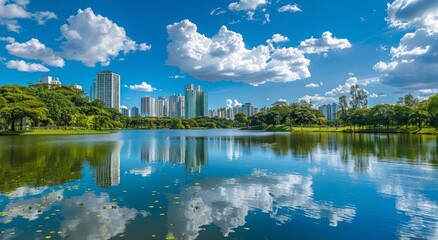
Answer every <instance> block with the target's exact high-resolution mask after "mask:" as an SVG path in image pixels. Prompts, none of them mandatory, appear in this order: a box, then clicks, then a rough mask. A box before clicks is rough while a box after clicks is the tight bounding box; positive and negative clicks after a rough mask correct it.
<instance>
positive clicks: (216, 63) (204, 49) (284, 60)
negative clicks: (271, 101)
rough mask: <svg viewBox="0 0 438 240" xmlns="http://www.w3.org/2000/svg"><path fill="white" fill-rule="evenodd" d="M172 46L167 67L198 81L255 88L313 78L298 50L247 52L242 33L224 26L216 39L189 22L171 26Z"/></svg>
mask: <svg viewBox="0 0 438 240" xmlns="http://www.w3.org/2000/svg"><path fill="white" fill-rule="evenodd" d="M167 32H168V34H169V40H170V43H169V44H168V46H167V51H168V59H167V64H169V65H172V66H177V67H179V68H180V69H181V70H182V71H183V72H186V73H188V74H190V75H192V76H193V77H195V78H198V79H201V80H207V81H213V82H215V81H221V80H230V81H237V82H244V83H248V84H251V85H254V86H257V85H260V84H263V83H266V82H291V81H295V80H299V79H303V78H307V77H310V72H309V70H308V66H309V64H310V61H309V60H308V59H306V58H305V57H304V55H303V53H302V52H301V51H299V50H298V49H296V48H292V47H290V48H275V49H270V47H269V46H266V45H260V46H257V47H254V48H252V49H247V48H246V47H245V43H244V42H243V37H242V35H240V34H239V33H236V32H233V31H230V30H228V29H227V28H226V27H225V26H222V27H221V29H220V30H219V32H218V33H217V34H216V35H214V36H213V37H212V38H207V37H206V36H204V35H202V34H200V33H198V32H197V27H196V25H195V24H193V23H191V22H190V21H189V20H183V21H181V22H178V23H174V24H172V25H168V26H167Z"/></svg>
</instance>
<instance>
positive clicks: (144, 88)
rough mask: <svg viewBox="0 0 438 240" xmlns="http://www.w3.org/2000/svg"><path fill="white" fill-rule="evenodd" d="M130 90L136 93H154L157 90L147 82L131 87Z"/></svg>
mask: <svg viewBox="0 0 438 240" xmlns="http://www.w3.org/2000/svg"><path fill="white" fill-rule="evenodd" d="M129 89H131V90H134V91H140V92H153V91H155V90H157V89H156V88H153V87H152V85H150V84H148V83H146V82H142V83H140V84H139V85H137V84H134V85H130V86H129Z"/></svg>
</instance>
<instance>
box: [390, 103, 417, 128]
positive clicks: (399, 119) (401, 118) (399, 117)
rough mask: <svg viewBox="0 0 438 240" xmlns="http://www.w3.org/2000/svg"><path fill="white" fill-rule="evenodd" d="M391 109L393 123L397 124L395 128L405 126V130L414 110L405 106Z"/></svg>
mask: <svg viewBox="0 0 438 240" xmlns="http://www.w3.org/2000/svg"><path fill="white" fill-rule="evenodd" d="M393 108H394V122H395V123H396V124H397V127H399V126H401V125H405V126H406V129H407V128H408V124H409V121H410V120H411V117H412V115H413V113H414V109H413V108H412V107H409V106H406V105H403V106H402V105H394V106H393Z"/></svg>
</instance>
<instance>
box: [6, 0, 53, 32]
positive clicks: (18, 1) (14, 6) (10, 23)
mask: <svg viewBox="0 0 438 240" xmlns="http://www.w3.org/2000/svg"><path fill="white" fill-rule="evenodd" d="M29 3H30V1H29V0H11V1H7V0H0V25H4V26H6V28H7V29H8V30H9V31H11V32H20V29H21V26H20V24H19V23H18V19H32V18H33V19H35V20H36V21H37V22H38V24H44V23H45V22H46V21H48V20H50V19H56V14H54V13H53V12H49V11H43V12H36V13H31V12H28V11H27V10H26V7H27V5H28V4H29Z"/></svg>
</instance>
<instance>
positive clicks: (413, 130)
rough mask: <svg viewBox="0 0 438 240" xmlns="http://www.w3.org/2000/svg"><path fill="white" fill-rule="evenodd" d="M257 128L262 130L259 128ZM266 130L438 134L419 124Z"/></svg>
mask: <svg viewBox="0 0 438 240" xmlns="http://www.w3.org/2000/svg"><path fill="white" fill-rule="evenodd" d="M257 130H261V129H259V128H257ZM265 131H268V132H289V131H291V132H347V133H348V132H355V133H405V134H438V130H437V129H435V128H433V127H423V128H422V129H421V130H420V129H419V128H418V127H417V126H409V127H408V128H407V129H406V128H405V127H400V128H396V127H390V128H388V129H386V128H385V127H381V128H378V129H373V128H370V129H369V128H367V127H363V128H358V127H355V128H352V127H349V126H348V127H338V128H336V127H321V128H319V127H307V126H303V127H302V128H301V127H300V126H293V127H292V130H291V129H290V127H289V126H285V125H276V126H270V127H268V128H266V130H265Z"/></svg>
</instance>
